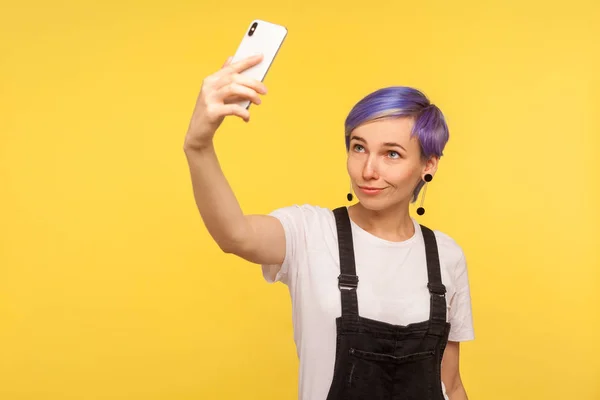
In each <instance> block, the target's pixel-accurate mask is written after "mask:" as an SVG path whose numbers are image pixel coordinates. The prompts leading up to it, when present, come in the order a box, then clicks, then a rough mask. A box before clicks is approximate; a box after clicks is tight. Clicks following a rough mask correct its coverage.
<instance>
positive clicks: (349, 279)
mask: <svg viewBox="0 0 600 400" xmlns="http://www.w3.org/2000/svg"><path fill="white" fill-rule="evenodd" d="M357 287H358V276H356V275H344V274H340V276H338V288H340V289H346V290H350V289H356V288H357Z"/></svg>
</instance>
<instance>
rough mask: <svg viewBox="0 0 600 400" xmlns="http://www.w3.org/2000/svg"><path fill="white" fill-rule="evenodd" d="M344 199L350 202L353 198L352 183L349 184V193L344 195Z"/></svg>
mask: <svg viewBox="0 0 600 400" xmlns="http://www.w3.org/2000/svg"><path fill="white" fill-rule="evenodd" d="M346 198H347V199H348V201H352V199H353V198H354V196H352V182H350V191H349V192H348V194H347V195H346Z"/></svg>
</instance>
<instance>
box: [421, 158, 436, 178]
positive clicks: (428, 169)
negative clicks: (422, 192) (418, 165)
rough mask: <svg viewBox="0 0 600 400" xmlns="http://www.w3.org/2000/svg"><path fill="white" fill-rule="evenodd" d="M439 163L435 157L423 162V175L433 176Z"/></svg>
mask: <svg viewBox="0 0 600 400" xmlns="http://www.w3.org/2000/svg"><path fill="white" fill-rule="evenodd" d="M439 162H440V158H439V157H437V156H431V157H429V159H428V160H427V161H426V162H425V168H424V169H423V175H426V174H431V175H435V173H436V172H437V169H438V164H439Z"/></svg>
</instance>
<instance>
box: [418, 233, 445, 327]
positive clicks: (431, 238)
mask: <svg viewBox="0 0 600 400" xmlns="http://www.w3.org/2000/svg"><path fill="white" fill-rule="evenodd" d="M421 231H422V232H423V239H424V241H425V255H426V259H427V276H428V279H429V282H428V284H427V287H428V288H429V294H430V298H431V300H430V309H429V321H430V327H431V328H430V329H431V330H433V331H434V332H432V333H433V334H441V333H442V332H441V331H440V329H441V330H443V329H444V326H445V324H446V286H444V284H443V283H442V272H441V267H440V257H439V253H438V247H437V241H436V239H435V234H434V233H433V231H432V230H431V229H429V228H427V227H426V226H423V225H421ZM438 331H439V332H438Z"/></svg>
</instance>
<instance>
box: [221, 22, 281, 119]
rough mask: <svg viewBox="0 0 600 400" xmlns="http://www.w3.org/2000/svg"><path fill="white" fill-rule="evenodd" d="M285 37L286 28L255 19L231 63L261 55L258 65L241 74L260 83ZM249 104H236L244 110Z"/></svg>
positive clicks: (244, 102) (248, 101) (245, 102)
mask: <svg viewBox="0 0 600 400" xmlns="http://www.w3.org/2000/svg"><path fill="white" fill-rule="evenodd" d="M286 36H287V28H285V27H284V26H282V25H277V24H273V23H271V22H267V21H263V20H260V19H255V20H254V21H252V22H251V23H250V25H249V26H248V29H246V32H245V33H244V37H243V39H242V42H241V43H240V45H239V47H238V49H237V51H236V52H235V55H234V56H233V59H232V60H231V62H232V63H234V62H236V61H239V60H241V59H244V58H247V57H250V56H253V55H255V54H263V59H262V61H261V62H260V63H258V64H257V65H254V66H253V67H250V68H248V69H247V70H245V71H243V72H241V74H242V75H246V76H249V77H251V78H253V79H256V80H259V81H261V82H262V81H263V80H264V79H265V76H266V75H267V71H268V70H269V68H270V67H271V64H273V60H274V59H275V56H276V55H277V52H278V51H279V48H280V47H281V45H282V44H283V41H284V39H285V37H286ZM250 103H251V102H250V100H245V101H241V102H239V103H238V104H239V105H241V106H242V107H244V108H248V107H250Z"/></svg>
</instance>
